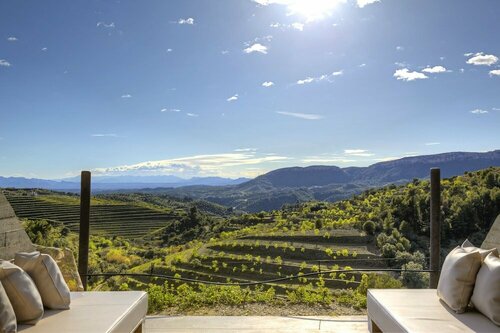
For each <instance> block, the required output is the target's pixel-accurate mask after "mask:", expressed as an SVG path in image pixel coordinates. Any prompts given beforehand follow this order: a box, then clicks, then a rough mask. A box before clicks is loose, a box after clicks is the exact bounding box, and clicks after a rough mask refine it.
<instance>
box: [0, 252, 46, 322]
mask: <svg viewBox="0 0 500 333" xmlns="http://www.w3.org/2000/svg"><path fill="white" fill-rule="evenodd" d="M0 282H1V283H2V285H3V287H4V289H5V292H6V293H7V296H8V297H9V299H10V303H11V304H12V308H13V309H14V312H15V314H16V319H17V322H18V323H24V324H30V325H34V324H36V323H37V322H38V321H39V320H40V318H42V316H43V304H42V298H41V297H40V294H39V293H38V290H37V289H36V286H35V283H34V282H33V280H31V278H30V277H29V275H28V273H26V272H25V271H23V270H22V269H21V268H20V267H18V266H16V265H14V264H12V263H10V262H8V261H5V260H0Z"/></svg>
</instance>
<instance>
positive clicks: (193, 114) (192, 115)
mask: <svg viewBox="0 0 500 333" xmlns="http://www.w3.org/2000/svg"><path fill="white" fill-rule="evenodd" d="M186 116H188V117H198V115H197V114H196V113H189V112H188V113H186Z"/></svg>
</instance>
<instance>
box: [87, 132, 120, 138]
mask: <svg viewBox="0 0 500 333" xmlns="http://www.w3.org/2000/svg"><path fill="white" fill-rule="evenodd" d="M90 136H92V137H94V138H117V137H118V135H117V134H115V133H98V134H91V135H90Z"/></svg>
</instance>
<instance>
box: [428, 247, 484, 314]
mask: <svg viewBox="0 0 500 333" xmlns="http://www.w3.org/2000/svg"><path fill="white" fill-rule="evenodd" d="M480 267H481V255H480V254H479V251H470V252H469V251H466V250H465V249H464V248H463V247H461V246H457V247H456V248H455V249H453V250H452V251H451V252H450V253H449V254H448V255H447V256H446V258H445V260H444V263H443V267H442V268H441V275H440V276H439V282H438V287H437V295H438V296H439V298H440V299H442V300H443V301H444V302H445V303H446V304H447V305H448V306H449V307H450V308H452V309H453V310H454V311H456V312H457V313H462V312H464V311H465V309H466V308H467V305H468V304H469V301H470V297H471V296H472V290H473V288H474V283H475V282H476V274H477V272H478V271H479V268H480Z"/></svg>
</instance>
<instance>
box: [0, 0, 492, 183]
mask: <svg viewBox="0 0 500 333" xmlns="http://www.w3.org/2000/svg"><path fill="white" fill-rule="evenodd" d="M499 17H500V4H499V2H498V1H497V0H484V1H483V0H481V1H470V0H440V1H435V0H379V1H377V0H178V1H175V0H169V1H159V0H156V1H155V0H148V1H123V0H121V1H95V0H92V1H44V0H41V1H17V0H2V1H0V176H24V177H36V178H51V179H58V178H65V177H70V176H74V175H77V174H79V172H80V170H91V171H92V172H93V174H94V175H167V174H168V175H176V176H180V177H184V178H189V177H193V176H222V177H231V178H236V177H254V176H256V175H259V174H262V173H265V172H267V171H269V170H273V169H277V168H282V167H287V166H307V165H337V166H340V167H345V166H367V165H370V164H373V163H377V162H380V161H386V160H390V159H395V158H401V157H405V156H413V155H425V154H435V153H441V152H450V151H490V150H495V149H498V148H500V131H499V125H500V60H499V57H500V39H499V35H498V32H499V31H500V19H498V18H499Z"/></svg>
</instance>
